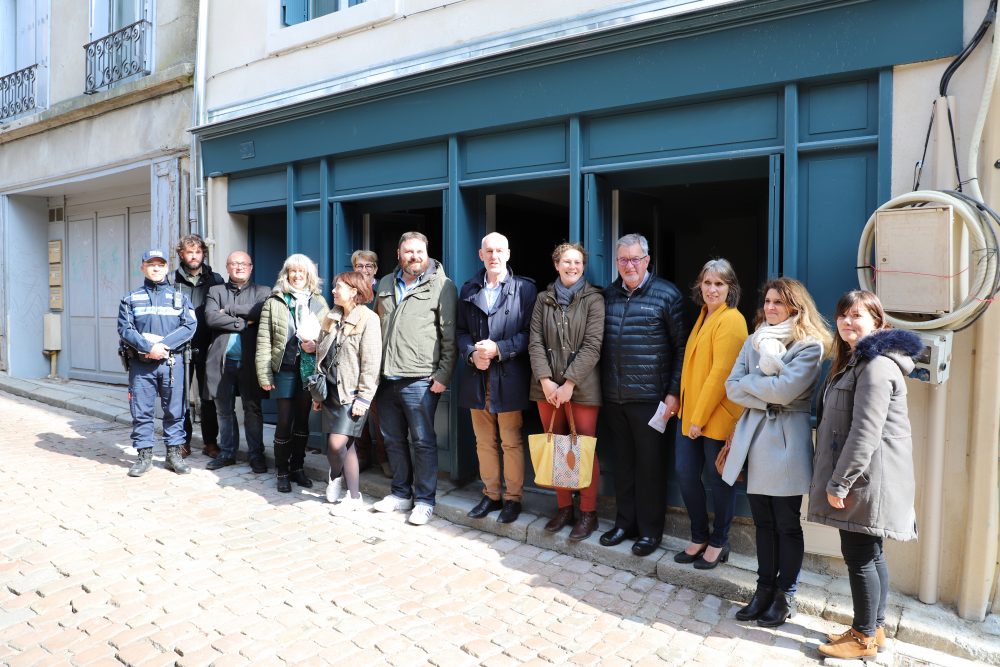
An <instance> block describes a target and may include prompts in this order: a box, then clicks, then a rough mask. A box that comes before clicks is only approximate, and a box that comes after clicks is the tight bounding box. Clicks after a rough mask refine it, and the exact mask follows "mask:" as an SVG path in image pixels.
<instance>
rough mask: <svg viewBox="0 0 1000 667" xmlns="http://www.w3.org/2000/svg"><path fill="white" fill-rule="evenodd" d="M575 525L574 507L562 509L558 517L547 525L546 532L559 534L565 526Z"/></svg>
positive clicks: (553, 518) (550, 520) (557, 513)
mask: <svg viewBox="0 0 1000 667" xmlns="http://www.w3.org/2000/svg"><path fill="white" fill-rule="evenodd" d="M571 523H573V506H572V505H570V506H569V507H560V508H559V511H558V512H556V515H555V516H554V517H552V518H551V519H549V522H548V523H547V524H545V530H546V531H548V532H550V533H558V532H559V531H560V530H562V529H563V527H564V526H568V525H570V524H571Z"/></svg>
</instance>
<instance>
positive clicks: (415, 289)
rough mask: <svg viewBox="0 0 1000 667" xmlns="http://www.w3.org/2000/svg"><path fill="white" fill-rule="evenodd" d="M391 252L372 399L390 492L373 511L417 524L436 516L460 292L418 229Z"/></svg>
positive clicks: (381, 294) (381, 292)
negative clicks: (440, 417) (437, 420)
mask: <svg viewBox="0 0 1000 667" xmlns="http://www.w3.org/2000/svg"><path fill="white" fill-rule="evenodd" d="M396 255H397V257H398V259H399V266H398V267H397V269H396V270H395V271H394V272H392V273H390V274H389V275H387V276H384V277H383V278H382V280H381V281H380V282H379V285H378V292H377V294H376V297H375V299H376V305H375V308H376V312H377V313H378V315H379V319H380V320H381V322H382V382H381V383H380V384H379V390H378V395H377V398H376V402H377V406H378V413H379V428H380V429H381V430H382V437H383V438H384V439H385V449H386V453H387V454H388V455H389V464H390V465H391V466H392V473H393V476H392V493H391V494H389V495H388V496H386V497H385V498H383V499H382V500H380V501H378V502H377V503H375V505H374V507H375V509H376V510H377V511H379V512H406V511H409V510H411V509H412V510H413V511H412V512H410V517H409V521H410V523H412V524H414V525H418V526H421V525H423V524H425V523H427V522H428V521H430V519H431V516H432V515H433V514H434V497H435V493H436V492H437V472H438V470H437V455H438V454H437V435H436V434H435V432H434V412H435V411H436V410H437V404H438V400H439V399H440V398H441V393H442V392H443V391H444V390H445V389H447V387H448V384H449V383H450V382H451V374H452V371H453V370H454V368H455V357H456V348H455V307H456V303H457V301H458V292H457V290H456V289H455V283H453V282H452V281H451V280H450V279H449V278H448V276H446V275H445V273H444V267H443V266H441V263H440V262H438V261H437V260H434V259H431V258H430V257H428V256H427V237H426V236H424V235H423V234H421V233H420V232H406V233H405V234H403V236H402V237H400V239H399V246H398V248H397V250H396ZM408 434H409V435H411V436H412V437H409V438H408ZM411 447H412V454H411ZM414 502H415V503H416V505H415V506H414Z"/></svg>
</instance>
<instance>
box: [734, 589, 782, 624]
mask: <svg viewBox="0 0 1000 667" xmlns="http://www.w3.org/2000/svg"><path fill="white" fill-rule="evenodd" d="M773 601H774V587H773V586H759V585H758V586H757V590H755V591H754V592H753V597H752V598H750V603H749V604H748V605H747V606H745V607H743V608H742V609H740V610H739V611H738V612H736V620H737V621H753V620H756V619H758V618H760V617H761V616H762V615H763V614H764V612H765V611H767V608H768V607H770V606H771V602H773Z"/></svg>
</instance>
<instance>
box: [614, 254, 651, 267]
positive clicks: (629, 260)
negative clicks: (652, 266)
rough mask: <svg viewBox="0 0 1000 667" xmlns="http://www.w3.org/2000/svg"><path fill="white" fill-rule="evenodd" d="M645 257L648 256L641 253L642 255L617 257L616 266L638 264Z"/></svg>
mask: <svg viewBox="0 0 1000 667" xmlns="http://www.w3.org/2000/svg"><path fill="white" fill-rule="evenodd" d="M647 257H649V255H643V256H642V257H619V258H618V266H628V265H629V264H631V265H632V266H639V264H641V263H642V260H644V259H646V258H647Z"/></svg>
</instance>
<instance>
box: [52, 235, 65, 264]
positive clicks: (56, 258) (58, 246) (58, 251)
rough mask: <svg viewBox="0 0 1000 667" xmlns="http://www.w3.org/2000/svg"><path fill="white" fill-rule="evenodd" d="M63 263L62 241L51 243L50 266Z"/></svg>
mask: <svg viewBox="0 0 1000 667" xmlns="http://www.w3.org/2000/svg"><path fill="white" fill-rule="evenodd" d="M61 263H62V241H49V264H61Z"/></svg>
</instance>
